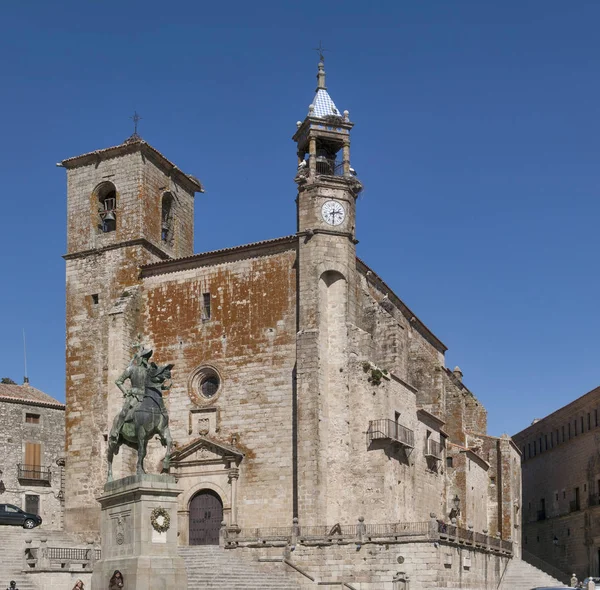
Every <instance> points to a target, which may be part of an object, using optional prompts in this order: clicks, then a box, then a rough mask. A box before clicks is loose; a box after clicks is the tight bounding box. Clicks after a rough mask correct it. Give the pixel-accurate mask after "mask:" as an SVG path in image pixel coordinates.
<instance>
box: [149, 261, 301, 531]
mask: <svg viewBox="0 0 600 590" xmlns="http://www.w3.org/2000/svg"><path fill="white" fill-rule="evenodd" d="M295 259H296V253H295V250H287V251H284V252H283V253H280V254H276V255H273V256H268V257H259V258H248V259H243V260H235V261H232V262H229V263H222V264H206V265H199V266H197V267H196V268H194V269H190V270H185V271H181V272H174V273H171V274H168V275H158V276H152V277H148V278H147V279H145V280H144V296H143V297H144V301H143V309H144V321H143V323H144V328H145V335H146V339H147V345H148V346H151V347H153V348H154V350H155V356H154V358H155V359H156V361H157V362H170V363H174V364H175V368H174V369H173V387H172V389H171V390H170V392H169V394H168V396H167V398H166V404H167V407H168V410H169V416H170V429H171V433H172V436H173V438H174V440H175V441H176V442H177V443H178V445H179V446H183V445H186V444H188V443H189V442H191V441H193V440H194V439H195V438H197V437H198V436H200V435H201V434H202V435H203V436H206V437H207V438H209V439H211V440H214V441H217V442H221V443H224V444H225V445H232V444H234V445H235V446H236V447H237V448H238V449H239V450H240V452H242V453H244V454H245V458H244V460H243V461H242V463H241V465H240V471H239V498H238V505H239V511H238V518H239V521H238V523H237V524H239V525H240V526H259V525H260V526H280V525H282V524H284V523H286V524H287V523H288V522H290V520H291V518H292V516H293V514H292V511H293V506H292V499H293V467H292V463H293V456H292V443H293V437H292V424H293V405H292V402H293V388H294V365H295V341H296V307H295V287H296V275H295V270H294V262H295ZM204 294H209V295H210V301H211V312H210V318H206V317H204V318H203V300H204ZM203 367H210V368H211V369H212V370H215V371H216V372H217V373H218V375H219V378H220V381H221V385H220V387H219V389H218V391H217V393H216V395H214V396H213V397H206V396H205V395H203V393H202V391H201V390H200V382H199V380H198V379H197V378H196V376H197V375H198V373H199V372H200V373H201V372H202V369H203ZM202 418H205V419H206V422H205V426H204V430H202V432H200V431H199V426H198V424H199V423H198V420H199V419H202ZM154 448H155V450H156V452H155V453H154V454H151V455H150V459H149V461H148V464H149V467H150V468H156V467H157V465H156V464H154V465H153V463H152V462H153V460H154V461H155V462H156V461H157V460H158V459H159V458H160V457H162V455H163V454H164V450H162V449H160V448H156V446H155V447H154ZM153 457H154V459H153ZM219 469H221V467H215V466H213V467H212V468H208V471H207V470H206V469H204V470H203V471H202V470H198V469H196V470H195V473H194V474H193V475H190V476H189V477H187V476H185V477H184V478H183V479H182V480H181V482H182V484H183V485H184V486H185V489H186V493H185V494H184V497H188V498H189V497H191V494H192V492H193V491H194V490H196V491H197V490H199V489H201V488H202V486H204V487H209V488H211V489H213V490H214V491H216V492H217V493H218V494H219V495H220V496H221V499H222V501H223V502H224V505H225V507H226V509H227V508H228V507H229V505H230V493H231V492H230V488H229V482H228V481H227V476H226V474H222V475H221V474H219V472H218V470H219ZM186 508H187V507H186V506H181V509H182V510H185V509H186ZM226 514H227V512H226Z"/></svg>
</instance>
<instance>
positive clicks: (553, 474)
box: [513, 387, 600, 579]
mask: <svg viewBox="0 0 600 590" xmlns="http://www.w3.org/2000/svg"><path fill="white" fill-rule="evenodd" d="M599 411H600V387H597V388H596V389H593V390H592V391H590V392H588V393H586V394H585V395H583V396H581V397H580V398H578V399H576V400H575V401H573V402H571V403H570V404H567V405H566V406H564V407H562V408H560V409H558V410H556V412H553V413H552V414H550V415H549V416H546V417H545V418H543V419H542V420H535V421H534V422H533V424H532V425H531V426H529V428H526V429H525V430H522V431H521V432H519V433H518V434H515V435H514V437H513V438H514V441H515V443H516V444H517V445H518V446H519V448H520V449H521V454H522V456H523V467H522V469H523V549H524V551H526V552H527V553H530V554H533V555H534V556H536V557H538V558H540V559H542V560H544V561H546V562H548V563H551V564H554V565H556V566H557V567H559V568H560V569H561V570H562V571H564V572H566V573H569V572H570V573H572V572H575V573H576V574H577V576H578V577H579V578H580V579H583V578H585V577H586V576H590V575H593V576H600V502H599V501H598V498H599V495H600V452H599V449H600V422H599V416H598V412H599Z"/></svg>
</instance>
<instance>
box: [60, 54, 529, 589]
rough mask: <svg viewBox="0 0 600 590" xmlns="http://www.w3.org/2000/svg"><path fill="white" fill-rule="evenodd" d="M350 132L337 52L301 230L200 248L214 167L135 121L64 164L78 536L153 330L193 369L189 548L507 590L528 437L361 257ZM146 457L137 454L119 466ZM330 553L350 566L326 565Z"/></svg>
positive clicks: (181, 395) (179, 425)
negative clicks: (498, 429) (204, 168)
mask: <svg viewBox="0 0 600 590" xmlns="http://www.w3.org/2000/svg"><path fill="white" fill-rule="evenodd" d="M352 127H353V123H352V122H351V119H350V115H349V112H348V111H340V110H338V108H337V106H336V105H335V103H334V101H333V100H332V98H331V96H330V94H329V93H328V91H327V88H326V84H325V70H324V65H323V63H319V66H318V74H317V90H316V94H315V96H314V100H313V101H312V104H311V105H310V107H309V111H308V113H307V115H306V117H305V118H304V120H303V121H299V122H298V123H297V128H296V129H295V133H294V135H293V140H294V142H295V143H296V153H297V158H298V160H297V161H298V169H297V174H296V177H295V179H294V180H295V182H296V184H297V194H296V195H294V194H293V193H290V195H289V198H290V199H293V198H294V196H295V198H296V203H297V231H296V233H295V234H293V235H289V236H283V237H280V238H276V239H270V240H265V241H262V242H256V243H252V244H245V245H233V246H232V247H230V248H225V249H222V250H216V251H210V252H203V253H200V254H194V252H193V238H194V199H195V195H196V193H202V192H204V188H203V185H202V183H201V182H200V181H199V180H198V179H197V178H195V177H194V176H191V175H189V174H186V173H185V172H183V171H182V170H180V169H179V168H178V167H177V165H176V164H174V163H173V162H171V161H169V160H168V159H167V158H166V157H165V156H164V155H163V154H162V153H160V152H159V151H158V150H157V149H155V148H154V147H152V146H151V145H150V144H148V143H147V142H146V141H144V140H143V139H142V138H140V137H139V136H138V135H137V133H135V134H134V135H133V136H131V137H130V138H129V139H127V140H126V141H125V142H124V143H122V144H120V145H117V146H115V147H109V148H105V149H99V150H96V151H94V152H90V153H87V154H84V155H81V156H76V157H72V158H68V159H66V160H63V161H62V162H61V163H60V164H59V166H62V167H63V168H65V169H66V171H67V205H68V247H67V253H66V255H65V256H64V258H65V260H66V276H67V281H66V290H67V297H66V301H67V314H66V370H67V385H66V387H67V392H66V466H65V475H66V485H65V490H66V497H65V523H66V524H65V526H66V529H67V530H69V531H73V532H87V531H97V530H98V519H99V512H100V509H99V505H98V503H97V502H96V497H98V496H99V494H100V492H101V490H102V487H103V484H104V482H105V479H106V449H107V437H108V433H109V431H110V427H111V422H112V419H113V416H115V415H116V414H117V413H118V412H119V410H120V409H121V406H122V404H123V397H122V394H121V392H120V391H119V389H118V388H117V386H116V385H115V380H116V379H117V378H118V377H119V375H120V374H121V373H122V371H123V370H124V368H125V367H127V365H128V363H129V361H130V359H131V357H132V355H133V352H134V348H133V345H134V343H135V342H138V341H139V340H140V338H141V339H142V341H143V343H144V345H145V346H146V347H148V348H151V349H152V350H153V354H154V356H153V359H154V360H156V362H163V363H166V362H168V363H174V365H175V368H174V369H173V383H172V387H171V389H170V390H169V391H168V393H167V394H166V395H165V403H166V406H167V408H168V411H169V415H170V429H171V433H172V435H173V439H174V441H175V445H176V447H175V452H174V454H173V459H172V463H171V469H170V472H171V474H172V475H174V476H175V477H176V478H177V481H178V485H179V486H180V487H181V489H182V490H183V492H182V494H181V495H180V497H179V510H178V521H179V531H180V544H181V545H195V544H219V543H221V545H225V546H227V547H229V548H232V549H237V550H238V551H240V552H252V551H256V552H258V553H260V555H261V556H262V557H263V558H265V559H269V558H272V559H275V557H277V556H281V555H282V552H283V553H284V556H285V557H286V559H288V558H289V559H291V560H292V561H294V563H295V566H297V567H298V569H303V568H304V571H305V573H306V572H309V573H310V572H312V573H313V577H314V575H317V574H318V575H319V576H320V577H321V579H330V580H332V581H335V580H336V579H338V578H339V576H342V577H344V576H345V579H346V580H348V581H349V582H348V583H352V581H353V583H355V584H358V583H360V582H361V580H362V583H363V584H366V585H364V586H360V587H361V588H376V587H377V588H384V587H386V588H387V587H390V588H391V587H392V586H391V584H392V583H393V584H396V585H395V586H393V587H394V588H405V587H408V583H409V580H411V579H412V580H413V584H412V586H411V587H412V588H413V589H414V588H420V587H421V586H420V585H419V584H420V583H423V584H424V583H425V582H423V581H421V582H419V580H420V579H421V578H419V576H422V575H423V574H422V572H423V571H427V572H428V573H427V575H428V576H429V578H427V579H428V580H430V581H431V582H433V581H436V582H437V583H438V585H439V584H443V583H447V584H448V585H451V583H454V582H453V581H457V580H459V579H460V580H461V584H463V586H462V587H478V586H477V584H480V585H481V586H482V587H483V582H485V584H486V586H485V587H490V588H491V587H492V586H493V587H494V588H495V587H496V586H495V585H494V583H497V580H498V578H499V576H500V575H501V570H502V568H503V567H504V566H505V563H506V560H507V559H510V556H512V555H518V552H519V542H520V541H519V536H520V535H519V529H518V526H519V524H518V523H519V521H520V514H519V511H520V504H521V482H520V453H519V450H518V449H517V448H516V447H515V446H514V444H513V443H512V441H511V440H510V438H508V437H507V436H503V437H501V438H495V437H492V436H488V435H487V434H486V411H485V409H484V407H483V406H482V405H481V403H480V402H479V401H478V400H477V398H476V397H475V396H474V395H473V393H472V392H471V391H470V390H469V389H468V388H467V386H466V385H465V384H464V383H463V379H462V373H461V371H460V369H458V368H456V369H455V370H453V371H451V370H449V369H448V368H446V367H445V364H444V353H445V351H446V346H445V345H444V344H443V343H442V342H441V341H440V339H439V338H438V337H437V336H436V335H435V334H434V333H433V332H432V331H431V330H430V329H429V328H428V327H427V326H426V325H425V324H424V323H423V322H422V321H421V320H420V319H419V318H418V317H417V316H416V315H415V313H414V312H413V311H412V310H411V309H410V308H409V307H408V306H407V305H406V303H404V302H403V301H402V299H400V297H399V296H398V295H397V294H395V293H394V292H393V291H392V290H391V289H390V287H389V286H388V285H386V283H385V280H384V278H382V277H381V276H380V275H379V274H377V272H376V271H375V270H374V269H372V268H370V267H369V266H368V265H367V263H366V262H364V261H362V260H360V259H359V258H357V255H356V244H357V235H358V233H359V227H360V223H358V224H357V219H356V200H357V197H358V195H359V194H360V192H361V189H362V185H361V182H360V180H359V178H358V177H357V176H356V173H355V171H354V169H353V168H352V162H351V157H350V138H351V131H352ZM283 131H285V130H283ZM284 141H285V137H283V136H282V145H285V144H284V143H283V142H284ZM290 157H292V158H293V154H292V151H291V148H290ZM290 180H291V179H290ZM373 239H375V238H373ZM153 444H155V446H154V447H153V449H151V453H150V455H149V459H150V460H148V461H147V466H148V468H149V469H154V470H158V469H159V466H160V459H162V455H163V454H164V450H161V447H160V445H159V444H158V443H153ZM133 460H134V456H133V453H132V452H128V449H124V450H123V451H122V452H121V454H120V455H118V457H117V458H116V459H115V477H121V476H124V475H127V474H130V473H132V470H133V467H134V466H133ZM286 531H287V532H286ZM426 541H427V542H426ZM366 544H370V547H371V549H370V550H369V553H368V555H364V552H365V550H366V549H365V547H363V546H364V545H366ZM315 547H318V548H319V550H318V551H317V550H316V549H315ZM361 547H362V549H361ZM390 547H392V548H393V547H396V548H397V550H395V551H390V550H389V549H390ZM361 551H362V553H361ZM399 553H400V554H402V555H398V554H399ZM290 556H293V557H290ZM367 557H368V559H367ZM331 559H335V560H339V564H340V565H339V568H341V569H335V568H334V569H333V570H331V571H329V570H327V571H325V569H326V565H325V564H327V563H330V561H331ZM399 564H402V565H399ZM324 568H325V569H324ZM399 570H402V571H399ZM420 572H421V573H420ZM307 575H308V574H307ZM336 575H337V576H338V578H336ZM328 576H329V577H328ZM384 582H385V584H384ZM368 584H375V585H373V586H370V585H368ZM388 584H389V586H388ZM402 584H404V585H402ZM348 587H358V586H348ZM423 587H425V586H423Z"/></svg>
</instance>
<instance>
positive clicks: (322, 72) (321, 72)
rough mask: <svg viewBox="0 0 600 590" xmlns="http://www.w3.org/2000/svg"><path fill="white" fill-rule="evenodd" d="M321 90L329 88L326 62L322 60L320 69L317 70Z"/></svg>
mask: <svg viewBox="0 0 600 590" xmlns="http://www.w3.org/2000/svg"><path fill="white" fill-rule="evenodd" d="M319 90H327V86H325V64H324V63H323V62H322V61H320V62H319V71H318V72H317V92H318V91H319Z"/></svg>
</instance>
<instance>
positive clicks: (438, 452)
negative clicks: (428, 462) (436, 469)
mask: <svg viewBox="0 0 600 590" xmlns="http://www.w3.org/2000/svg"><path fill="white" fill-rule="evenodd" d="M443 448H444V447H442V445H441V443H439V442H437V440H431V439H428V440H427V447H426V448H425V456H426V457H433V458H434V459H437V460H438V461H441V459H442V451H443Z"/></svg>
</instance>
